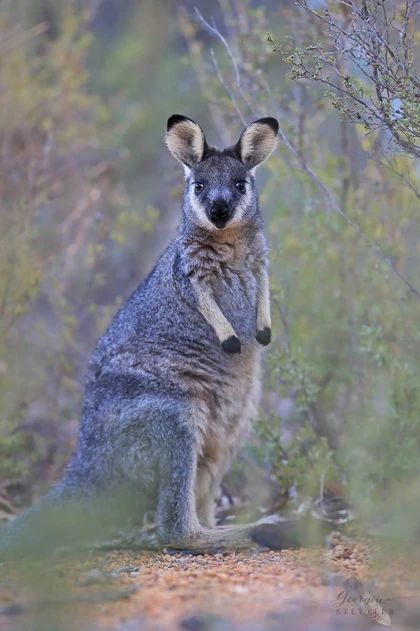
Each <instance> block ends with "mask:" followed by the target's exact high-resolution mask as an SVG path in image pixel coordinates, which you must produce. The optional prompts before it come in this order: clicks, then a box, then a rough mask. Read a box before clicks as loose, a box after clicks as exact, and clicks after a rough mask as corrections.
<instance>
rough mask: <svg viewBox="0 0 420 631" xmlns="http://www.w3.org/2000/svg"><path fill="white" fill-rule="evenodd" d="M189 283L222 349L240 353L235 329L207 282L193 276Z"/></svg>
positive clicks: (202, 313)
mask: <svg viewBox="0 0 420 631" xmlns="http://www.w3.org/2000/svg"><path fill="white" fill-rule="evenodd" d="M191 283H192V285H193V287H194V289H195V292H196V297H197V303H198V309H199V311H200V313H201V315H202V316H203V317H204V318H205V319H206V320H207V322H208V323H209V324H210V326H211V327H212V328H213V329H214V331H215V333H216V335H217V337H218V339H219V341H220V344H221V346H222V348H223V350H225V351H226V352H227V353H240V352H241V344H240V342H239V338H238V336H237V335H236V332H235V329H234V328H233V326H232V325H231V323H230V322H229V320H228V319H227V318H226V317H225V316H224V315H223V313H222V311H221V310H220V307H219V306H218V304H217V302H216V300H215V298H214V296H213V292H212V290H211V287H210V286H209V284H208V283H207V282H206V281H201V280H198V279H197V278H194V277H192V278H191Z"/></svg>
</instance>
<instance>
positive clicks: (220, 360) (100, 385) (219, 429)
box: [17, 116, 277, 548]
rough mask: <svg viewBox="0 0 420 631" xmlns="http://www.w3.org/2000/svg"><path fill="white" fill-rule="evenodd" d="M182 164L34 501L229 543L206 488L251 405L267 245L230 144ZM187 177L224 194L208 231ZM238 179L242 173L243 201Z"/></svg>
mask: <svg viewBox="0 0 420 631" xmlns="http://www.w3.org/2000/svg"><path fill="white" fill-rule="evenodd" d="M174 118H175V119H176V120H178V121H179V120H182V119H183V117H179V116H178V117H171V119H169V121H168V127H169V129H171V127H173V126H174V124H176V120H175V122H174ZM171 121H172V124H171ZM266 121H269V123H266ZM264 124H269V126H270V128H271V130H273V129H276V124H277V123H276V121H274V119H262V122H261V123H260V125H259V136H261V125H264ZM255 150H256V151H257V152H260V146H259V144H258V139H256V145H255ZM247 151H248V154H247V159H248V161H250V159H249V152H250V151H251V149H250V147H249V146H248V148H247ZM259 157H260V156H259ZM191 164H193V160H191V161H189V165H190V168H191V170H189V171H188V175H187V178H186V188H185V193H184V200H183V216H182V220H181V223H180V225H179V228H178V231H177V234H176V236H175V238H174V239H173V240H172V242H171V243H170V245H169V246H168V248H167V249H166V251H165V252H164V253H163V254H162V256H161V257H160V259H159V260H158V262H157V264H156V266H155V267H154V269H153V271H152V272H151V273H150V274H149V276H148V277H147V278H146V279H145V280H144V281H143V282H142V283H141V285H140V286H139V287H138V289H136V291H135V292H134V293H133V294H132V296H131V297H130V298H129V300H128V301H127V302H126V304H124V306H123V307H122V308H121V309H120V311H119V312H118V313H117V314H116V316H115V317H114V319H113V321H112V322H111V325H110V326H109V328H108V330H107V331H106V333H105V334H104V335H103V336H102V337H101V338H100V340H99V341H98V343H97V346H96V349H95V351H94V353H93V354H92V356H91V358H90V362H89V368H88V374H87V379H86V388H85V401H84V406H83V415H82V423H81V427H80V434H79V440H78V445H77V448H76V451H75V454H74V456H73V458H72V460H71V462H70V464H69V465H68V467H67V469H66V471H65V473H64V476H63V479H62V480H61V482H60V483H59V484H58V485H57V486H56V487H55V488H54V489H53V490H52V491H51V492H50V494H49V496H47V498H46V500H44V501H43V503H42V504H41V506H44V505H45V502H47V504H48V501H49V500H65V499H67V500H71V499H72V498H75V499H77V498H87V500H88V502H87V504H89V503H90V498H95V497H106V498H107V502H108V499H109V501H111V499H112V501H113V502H114V501H115V512H116V513H118V516H119V517H120V518H121V522H122V523H125V520H126V519H128V518H129V517H134V518H137V519H138V517H139V515H138V512H137V511H139V510H146V509H149V508H151V509H156V515H157V528H158V535H159V539H160V541H161V542H162V543H163V544H169V545H172V546H179V547H188V548H191V547H194V546H196V547H200V546H201V547H205V548H212V547H213V548H215V547H218V546H222V547H223V546H228V545H234V546H240V545H242V544H244V541H245V539H247V540H248V541H249V540H250V538H249V529H248V530H247V529H246V528H244V529H232V530H229V529H214V526H215V524H214V514H213V513H214V498H215V494H216V492H217V488H218V486H219V484H220V481H221V479H222V476H223V475H224V473H225V472H226V471H227V469H228V468H229V466H230V463H231V461H232V458H233V457H234V455H235V453H236V451H237V449H238V447H239V446H240V445H241V444H242V442H243V440H244V438H245V437H246V434H247V432H248V430H249V428H250V425H251V423H252V420H253V418H254V417H255V414H256V411H257V406H258V403H259V394H260V359H261V358H260V355H261V345H260V344H259V343H258V342H257V341H256V330H257V318H258V314H257V311H258V300H259V293H258V291H259V290H258V287H259V278H260V277H261V273H265V274H266V273H267V245H266V240H265V237H264V234H263V220H262V218H261V214H260V211H259V206H258V197H257V193H256V190H255V181H254V175H253V172H251V170H250V169H249V168H248V167H247V166H246V165H245V164H243V163H242V162H241V159H240V153H239V152H238V147H237V146H236V147H232V148H230V149H227V150H224V151H217V150H215V149H210V148H209V147H208V146H207V143H206V141H205V139H204V154H203V156H202V159H201V161H199V162H198V163H197V164H195V165H194V164H193V166H192V167H191ZM252 166H255V164H254V162H252ZM198 180H199V181H200V182H204V183H205V191H203V194H202V197H201V200H202V201H201V204H202V206H203V207H204V208H207V209H211V205H212V203H213V202H214V200H220V199H225V200H226V201H227V203H228V204H229V213H230V219H229V221H228V222H227V224H226V225H225V226H224V227H222V228H221V229H217V228H216V227H215V226H213V227H209V226H207V224H205V225H203V222H202V220H200V218H199V217H198V216H197V213H196V211H195V210H194V208H193V207H192V202H191V199H192V197H191V187H192V186H194V184H193V183H194V182H195V181H198ZM240 180H246V181H247V183H248V184H247V196H246V199H247V200H248V203H247V205H246V207H245V208H244V207H243V198H244V195H241V193H240V192H238V190H237V188H236V182H238V181H240ZM241 204H242V205H241ZM237 216H239V219H238V220H236V219H235V217H236V218H237ZM193 279H198V281H199V283H203V284H204V285H206V286H208V287H210V288H211V292H212V296H213V297H214V300H215V302H216V304H217V305H218V307H219V309H220V311H221V312H222V314H223V315H224V316H225V317H226V319H227V320H228V322H229V323H230V324H231V325H232V327H233V329H234V331H235V335H236V336H237V337H238V338H239V340H240V348H241V353H240V354H231V353H229V352H226V351H225V350H224V349H223V348H222V346H221V344H220V340H219V339H218V337H217V335H216V333H215V331H214V329H213V327H212V326H211V325H210V324H209V322H208V321H207V320H206V319H205V317H203V315H202V313H201V312H200V309H199V305H198V303H199V296H198V295H197V288H196V286H195V285H194V283H193V282H192V281H193ZM267 286H268V285H267ZM200 287H201V285H200ZM260 337H261V336H260ZM263 338H264V340H265V341H261V344H265V343H268V341H269V339H268V338H267V334H266V335H265V337H264V336H262V337H261V340H263ZM109 506H112V507H113V508H112V510H110V512H113V511H114V504H113V503H110V504H109ZM17 522H19V520H17ZM244 533H245V535H246V536H245V535H244Z"/></svg>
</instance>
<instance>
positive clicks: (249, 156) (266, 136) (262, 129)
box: [235, 117, 279, 169]
mask: <svg viewBox="0 0 420 631" xmlns="http://www.w3.org/2000/svg"><path fill="white" fill-rule="evenodd" d="M278 131H279V124H278V122H277V121H276V119H275V118H271V117H267V118H259V119H258V120H256V121H255V122H254V123H251V124H250V125H248V127H245V129H244V131H243V132H242V135H241V137H240V138H239V140H238V142H237V144H236V147H235V150H236V153H237V154H238V157H239V159H240V161H241V162H243V164H244V165H245V166H247V167H248V169H253V168H254V167H256V166H258V165H259V164H261V162H264V160H266V159H267V158H268V156H269V155H270V154H271V153H272V152H273V150H274V148H275V146H276V144H277V132H278Z"/></svg>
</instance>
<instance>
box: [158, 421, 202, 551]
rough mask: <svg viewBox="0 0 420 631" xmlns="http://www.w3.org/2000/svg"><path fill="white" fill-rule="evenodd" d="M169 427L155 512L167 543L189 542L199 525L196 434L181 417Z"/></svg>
mask: <svg viewBox="0 0 420 631" xmlns="http://www.w3.org/2000/svg"><path fill="white" fill-rule="evenodd" d="M170 427H171V432H170V436H169V439H168V440H167V441H165V444H163V445H162V446H161V457H160V462H159V474H160V475H159V480H160V482H159V496H158V505H157V515H156V518H157V528H158V535H159V539H160V540H161V542H162V543H164V544H169V543H171V544H176V543H177V542H179V543H181V542H183V541H187V540H188V539H189V538H190V537H192V536H194V534H195V533H196V532H197V531H198V530H199V527H200V526H199V521H198V518H197V513H196V506H195V497H194V486H195V478H196V469H197V463H196V449H195V440H194V434H193V431H192V429H191V428H190V427H189V426H188V424H187V423H186V422H184V423H183V422H182V420H181V419H174V422H171V425H170Z"/></svg>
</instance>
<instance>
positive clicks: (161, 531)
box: [157, 418, 253, 553]
mask: <svg viewBox="0 0 420 631" xmlns="http://www.w3.org/2000/svg"><path fill="white" fill-rule="evenodd" d="M166 427H170V428H171V432H170V436H169V437H168V439H167V441H165V443H164V444H162V445H161V450H160V463H159V472H160V483H159V497H158V506H157V529H158V536H159V540H160V543H161V544H162V545H164V546H167V547H169V548H174V549H178V550H190V551H192V552H196V553H198V552H217V551H218V550H225V549H238V548H246V547H249V546H251V545H252V544H253V542H252V539H251V537H250V533H249V528H248V527H232V528H230V527H221V528H206V527H204V526H202V525H201V524H200V523H199V520H198V517H197V512H196V496H195V490H196V479H197V451H196V444H195V437H194V432H193V430H192V428H191V427H190V426H189V425H188V423H187V422H185V421H183V420H182V419H181V418H174V419H171V422H170V424H169V423H168V424H167V425H166Z"/></svg>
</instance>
